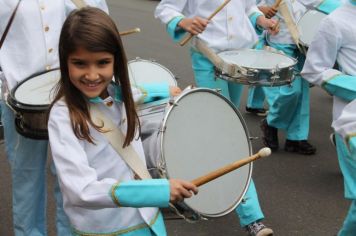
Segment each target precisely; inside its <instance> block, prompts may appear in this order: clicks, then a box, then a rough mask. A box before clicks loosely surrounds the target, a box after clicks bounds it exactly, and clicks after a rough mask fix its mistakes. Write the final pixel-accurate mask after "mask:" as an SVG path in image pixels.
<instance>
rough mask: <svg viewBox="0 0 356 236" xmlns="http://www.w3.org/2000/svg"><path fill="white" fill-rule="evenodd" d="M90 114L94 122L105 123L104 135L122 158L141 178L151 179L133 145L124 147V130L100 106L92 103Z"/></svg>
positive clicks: (97, 123) (99, 124)
mask: <svg viewBox="0 0 356 236" xmlns="http://www.w3.org/2000/svg"><path fill="white" fill-rule="evenodd" d="M90 115H91V117H92V120H93V122H94V123H95V124H96V125H98V126H102V125H103V128H102V129H103V130H105V131H106V132H103V133H102V135H104V136H105V137H106V138H107V139H108V140H109V142H110V144H111V146H112V147H113V148H114V149H115V151H116V152H117V153H118V154H119V155H120V156H121V158H122V159H123V160H124V161H125V162H126V164H127V165H128V166H129V167H130V168H131V169H132V170H133V171H134V172H135V173H136V174H137V175H138V176H139V177H140V178H141V179H151V178H152V177H151V175H150V174H149V172H148V170H147V168H146V165H145V163H144V162H143V161H142V160H141V159H140V158H139V156H138V154H137V152H136V151H135V150H134V148H133V147H132V145H131V144H130V145H129V146H127V147H125V148H123V147H122V145H123V143H124V140H125V136H124V134H123V133H122V131H121V130H120V129H119V128H118V127H117V126H116V125H115V124H114V123H113V122H112V120H111V119H108V118H107V117H106V116H105V115H104V113H103V112H101V111H100V110H99V108H98V106H96V105H94V104H91V106H90Z"/></svg>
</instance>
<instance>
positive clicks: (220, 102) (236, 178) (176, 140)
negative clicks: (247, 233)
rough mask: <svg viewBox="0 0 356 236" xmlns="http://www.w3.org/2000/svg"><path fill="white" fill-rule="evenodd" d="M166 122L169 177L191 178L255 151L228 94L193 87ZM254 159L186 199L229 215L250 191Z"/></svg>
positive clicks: (207, 211)
mask: <svg viewBox="0 0 356 236" xmlns="http://www.w3.org/2000/svg"><path fill="white" fill-rule="evenodd" d="M176 103H177V104H178V106H172V107H171V108H170V109H169V111H168V112H167V114H166V117H165V119H164V122H163V127H164V129H165V131H164V133H163V135H162V136H161V139H162V140H161V144H162V156H163V159H164V160H165V162H166V170H167V174H168V177H169V178H179V179H184V180H188V181H191V180H193V179H196V178H198V177H200V176H202V175H205V174H207V173H209V172H211V171H214V170H216V169H218V168H221V167H223V166H225V165H227V164H230V163H232V162H234V161H237V160H239V159H242V158H245V157H248V156H249V155H250V154H251V146H250V141H249V138H248V135H247V128H246V125H245V123H244V121H243V119H242V116H241V115H240V114H239V112H238V111H237V110H236V109H235V108H234V106H233V105H232V104H231V103H230V102H228V101H227V100H226V99H225V98H224V97H223V96H222V95H220V94H217V93H216V92H214V91H212V90H209V89H193V90H191V91H189V92H186V93H184V94H182V95H181V96H180V97H178V98H177V99H176ZM251 173H252V164H249V165H245V166H243V167H241V168H239V169H238V170H235V171H233V172H230V173H229V174H226V175H224V176H222V177H220V178H218V179H215V180H213V181H211V182H209V183H207V184H205V185H202V186H200V187H199V193H198V195H196V196H193V197H192V198H190V199H186V200H185V203H186V204H187V205H189V207H191V208H192V209H193V210H195V211H196V212H198V213H200V214H201V215H203V216H207V217H218V216H222V215H226V214H227V213H229V212H231V211H232V210H234V209H235V207H236V206H237V205H238V204H239V203H240V201H241V200H242V197H243V196H244V194H245V192H246V191H247V187H248V185H249V181H250V178H251Z"/></svg>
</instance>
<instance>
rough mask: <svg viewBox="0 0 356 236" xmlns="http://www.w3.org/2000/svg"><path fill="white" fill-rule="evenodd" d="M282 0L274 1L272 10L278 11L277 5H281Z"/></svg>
mask: <svg viewBox="0 0 356 236" xmlns="http://www.w3.org/2000/svg"><path fill="white" fill-rule="evenodd" d="M281 2H282V0H276V2H275V3H274V4H273V6H272V7H273V8H275V9H278V7H279V4H281Z"/></svg>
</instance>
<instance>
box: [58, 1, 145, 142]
mask: <svg viewBox="0 0 356 236" xmlns="http://www.w3.org/2000/svg"><path fill="white" fill-rule="evenodd" d="M79 47H83V48H85V49H86V50H88V51H90V52H108V53H111V54H113V55H114V77H115V82H116V83H117V84H120V86H121V90H122V99H123V102H124V105H125V110H126V116H127V122H128V124H127V132H126V138H125V141H124V144H123V147H125V146H127V145H129V144H130V142H131V141H132V140H133V139H134V137H135V131H136V127H137V125H138V124H139V121H138V117H137V113H136V109H135V104H134V101H133V96H132V93H131V86H130V80H129V75H128V70H127V59H126V54H125V51H124V48H123V45H122V41H121V37H120V34H119V31H118V29H117V27H116V25H115V23H114V22H113V20H112V19H111V18H110V17H109V16H108V15H107V14H106V13H105V12H104V11H102V10H100V9H98V8H94V7H85V8H82V9H80V10H74V11H73V12H72V13H71V14H70V15H69V16H68V18H67V19H66V21H65V22H64V24H63V28H62V31H61V35H60V39H59V62H60V70H61V79H60V81H59V83H58V84H57V87H56V92H57V93H56V96H55V99H54V101H53V103H52V106H53V104H54V103H55V102H57V101H58V100H59V99H61V98H62V97H64V99H65V102H66V103H67V106H68V109H69V115H70V120H71V124H72V128H73V130H74V133H75V135H76V136H77V138H79V139H85V140H87V141H88V142H90V143H94V142H93V138H92V136H91V135H90V131H89V125H91V126H93V127H94V128H95V129H96V130H98V131H100V132H103V131H102V130H101V128H102V127H99V126H97V125H95V124H94V123H93V121H92V120H91V117H90V112H89V102H88V98H86V97H85V96H84V95H83V94H82V93H81V92H80V91H79V90H78V89H77V88H76V87H75V86H74V85H73V84H72V83H71V81H70V78H69V72H68V64H67V63H68V57H69V55H70V54H71V53H73V52H75V51H76V50H77V49H78V48H79ZM52 106H51V107H52Z"/></svg>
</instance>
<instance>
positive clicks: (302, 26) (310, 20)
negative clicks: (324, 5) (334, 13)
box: [298, 10, 326, 47]
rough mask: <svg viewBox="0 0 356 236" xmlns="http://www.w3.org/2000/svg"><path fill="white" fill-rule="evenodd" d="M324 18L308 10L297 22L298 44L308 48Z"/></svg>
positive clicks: (323, 15)
mask: <svg viewBox="0 0 356 236" xmlns="http://www.w3.org/2000/svg"><path fill="white" fill-rule="evenodd" d="M325 17H326V14H324V13H322V12H320V11H315V10H309V11H307V12H306V13H305V14H304V15H303V16H302V17H301V18H300V20H299V21H298V29H299V32H300V42H301V44H302V45H303V46H305V47H309V45H310V44H311V42H312V41H313V38H314V35H315V34H316V32H317V31H318V27H319V25H320V22H321V21H322V20H323V19H324V18H325Z"/></svg>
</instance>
